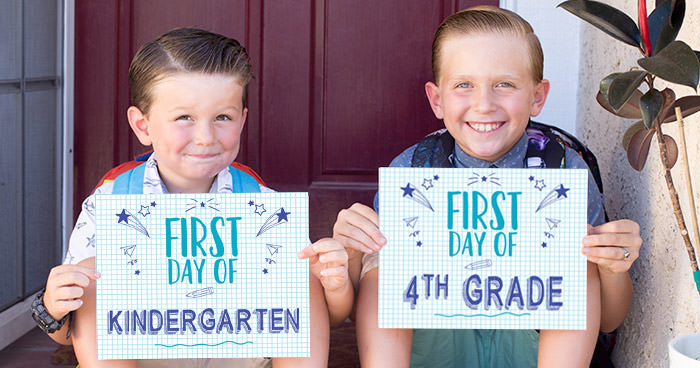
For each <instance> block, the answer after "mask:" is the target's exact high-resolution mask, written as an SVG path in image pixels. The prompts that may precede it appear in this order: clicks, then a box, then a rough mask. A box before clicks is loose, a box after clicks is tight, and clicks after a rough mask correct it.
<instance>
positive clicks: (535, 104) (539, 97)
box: [530, 79, 549, 116]
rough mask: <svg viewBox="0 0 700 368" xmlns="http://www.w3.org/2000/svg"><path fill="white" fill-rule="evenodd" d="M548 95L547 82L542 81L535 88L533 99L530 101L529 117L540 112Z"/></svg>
mask: <svg viewBox="0 0 700 368" xmlns="http://www.w3.org/2000/svg"><path fill="white" fill-rule="evenodd" d="M548 94H549V81H548V80H546V79H542V81H540V83H538V84H537V86H535V98H534V99H533V100H532V107H531V108H530V116H537V115H539V114H540V112H541V111H542V108H543V107H544V103H545V102H546V101H547V95H548Z"/></svg>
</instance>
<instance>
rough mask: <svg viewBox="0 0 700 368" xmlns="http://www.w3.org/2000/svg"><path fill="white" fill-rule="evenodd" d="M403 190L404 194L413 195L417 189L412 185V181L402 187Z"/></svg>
mask: <svg viewBox="0 0 700 368" xmlns="http://www.w3.org/2000/svg"><path fill="white" fill-rule="evenodd" d="M401 190H403V196H404V197H405V196H409V197H413V191H414V190H416V188H413V187H411V183H407V184H406V187H401Z"/></svg>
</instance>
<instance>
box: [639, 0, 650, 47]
mask: <svg viewBox="0 0 700 368" xmlns="http://www.w3.org/2000/svg"><path fill="white" fill-rule="evenodd" d="M639 30H640V31H641V33H642V41H643V42H644V54H645V55H646V56H649V55H651V39H650V38H649V19H648V15H647V2H646V0H639Z"/></svg>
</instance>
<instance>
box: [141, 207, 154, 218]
mask: <svg viewBox="0 0 700 368" xmlns="http://www.w3.org/2000/svg"><path fill="white" fill-rule="evenodd" d="M139 214H141V216H143V217H146V216H148V215H150V214H151V209H150V207H148V206H144V205H141V209H140V210H139Z"/></svg>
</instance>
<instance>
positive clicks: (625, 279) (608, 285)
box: [582, 220, 642, 332]
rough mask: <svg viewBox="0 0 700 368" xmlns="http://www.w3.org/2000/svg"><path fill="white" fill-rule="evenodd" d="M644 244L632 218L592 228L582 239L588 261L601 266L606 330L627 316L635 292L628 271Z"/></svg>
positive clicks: (613, 328)
mask: <svg viewBox="0 0 700 368" xmlns="http://www.w3.org/2000/svg"><path fill="white" fill-rule="evenodd" d="M641 245H642V238H641V237H640V235H639V225H638V224H637V223H636V222H634V221H631V220H618V221H611V222H608V223H605V224H603V225H600V226H595V227H589V231H588V236H586V237H584V239H583V249H582V252H583V254H585V255H586V256H587V258H588V261H589V262H593V263H596V264H597V265H598V270H599V274H600V289H601V290H600V291H601V306H602V309H601V310H602V311H604V313H602V314H601V320H600V329H601V331H603V332H610V331H613V330H615V329H616V328H617V327H619V326H620V324H622V321H624V319H625V316H627V312H628V311H629V307H630V304H631V303H632V296H633V293H634V287H633V285H632V280H631V279H630V277H629V274H628V273H627V271H628V270H629V268H630V267H631V266H632V263H634V261H635V260H636V259H637V257H639V249H640V247H641Z"/></svg>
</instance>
